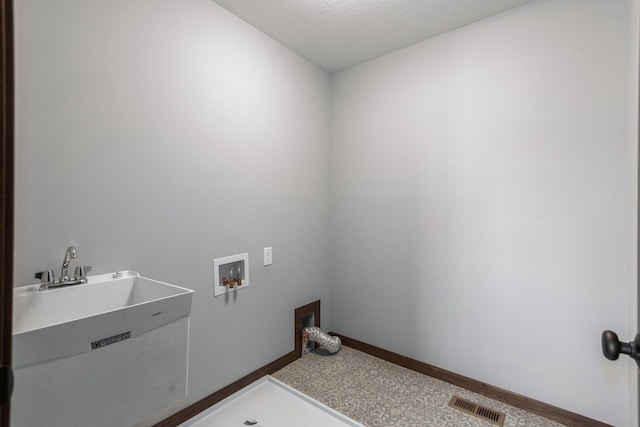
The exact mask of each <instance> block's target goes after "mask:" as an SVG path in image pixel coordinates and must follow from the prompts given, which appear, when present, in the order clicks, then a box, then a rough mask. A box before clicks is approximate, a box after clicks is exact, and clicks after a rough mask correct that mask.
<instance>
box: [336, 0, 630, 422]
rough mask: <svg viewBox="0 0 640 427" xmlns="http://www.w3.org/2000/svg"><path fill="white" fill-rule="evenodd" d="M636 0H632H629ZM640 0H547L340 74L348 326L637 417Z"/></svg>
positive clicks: (436, 359) (441, 362)
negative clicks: (607, 355) (608, 343)
mask: <svg viewBox="0 0 640 427" xmlns="http://www.w3.org/2000/svg"><path fill="white" fill-rule="evenodd" d="M632 6H633V7H632ZM636 6H637V3H636V2H627V1H616V2H610V1H604V0H590V1H583V0H566V1H564V0H562V1H558V0H555V1H538V2H534V3H531V4H529V5H527V6H524V7H521V8H518V9H515V10H514V11H512V12H507V13H505V14H502V15H498V16H496V17H494V18H492V19H488V20H485V21H482V22H479V23H477V24H474V25H471V26H469V27H466V28H463V29H460V30H457V31H453V32H451V33H447V34H445V35H442V36H440V37H436V38H434V39H431V40H428V41H425V42H423V43H419V44H417V45H414V46H411V47H409V48H406V49H404V50H401V51H398V52H395V53H392V54H389V55H386V56H384V57H380V58H378V59H375V60H373V61H370V62H367V63H364V64H362V65H360V66H356V67H353V68H351V69H348V70H346V71H343V72H339V73H337V74H334V75H333V97H334V104H333V106H334V108H333V117H334V122H333V130H334V138H333V152H332V163H331V165H332V179H333V185H332V203H333V204H332V218H333V222H332V243H331V250H332V258H331V263H332V264H331V265H332V269H331V271H332V274H333V279H332V282H333V283H334V285H335V287H334V289H333V301H334V306H333V308H334V311H333V314H334V316H333V319H332V321H333V326H334V328H335V330H337V331H340V332H342V333H344V334H346V335H348V336H352V337H354V338H357V339H360V340H363V341H365V342H368V343H371V344H374V345H377V346H380V347H383V348H386V349H389V350H392V351H395V352H398V353H401V354H404V355H407V356H410V357H414V358H417V359H419V360H422V361H424V362H427V363H431V364H433V365H436V366H439V367H441V368H445V369H448V370H451V371H454V372H457V373H460V374H462V375H466V376H469V377H471V378H475V379H477V380H480V381H485V382H487V383H490V384H493V385H496V386H498V387H502V388H505V389H508V390H511V391H514V392H517V393H520V394H523V395H525V396H529V397H532V398H535V399H538V400H541V401H544V402H548V403H551V404H553V405H556V406H559V407H562V408H566V409H569V410H571V411H575V412H578V413H581V414H585V415H587V416H590V417H594V418H596V419H600V420H602V421H605V422H608V423H611V424H613V425H634V423H633V422H632V421H630V420H632V419H633V418H635V416H634V414H632V411H633V409H634V408H637V403H636V402H634V401H633V399H634V398H635V397H634V396H636V397H637V390H636V389H634V387H635V381H634V380H633V379H632V375H631V372H633V371H635V369H636V368H635V366H634V364H633V363H632V362H631V361H630V360H624V361H622V360H621V362H620V363H617V364H616V363H611V362H609V361H607V360H605V359H604V358H603V357H602V355H601V353H600V348H599V345H600V333H601V332H602V331H603V330H604V329H609V328H611V329H614V330H618V331H619V332H620V334H621V335H622V336H624V337H629V338H632V337H633V336H634V335H635V333H636V331H635V326H634V327H633V328H632V327H631V325H635V317H636V313H635V304H634V302H635V301H636V298H635V292H636V283H635V277H636V276H635V266H634V262H635V261H634V260H635V254H636V248H635V241H636V228H635V217H636V216H635V215H636V192H637V188H636V178H637V160H636V158H637V157H636V150H637V148H636V146H637V139H636V127H637V76H638V71H637V65H636V64H637V61H638V53H637V52H638V51H637V40H638V14H637V8H636Z"/></svg>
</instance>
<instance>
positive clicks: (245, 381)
mask: <svg viewBox="0 0 640 427" xmlns="http://www.w3.org/2000/svg"><path fill="white" fill-rule="evenodd" d="M299 358H300V354H299V353H296V352H295V351H292V352H290V353H287V354H285V355H284V356H282V357H280V358H278V359H277V360H274V361H273V362H271V363H269V364H268V365H266V366H263V367H262V368H260V369H258V370H255V371H253V372H252V373H250V374H249V375H246V376H244V377H242V378H240V379H239V380H238V381H235V382H233V383H231V384H229V385H228V386H226V387H224V388H221V389H220V390H218V391H216V392H215V393H213V394H210V395H209V396H207V397H205V398H204V399H201V400H199V401H198V402H196V403H194V404H193V405H191V406H189V407H187V408H185V409H183V410H182V411H180V412H178V413H176V414H173V415H172V416H170V417H169V418H167V419H165V420H163V421H160V422H159V423H157V424H155V425H154V427H176V426H178V425H180V424H181V423H183V422H185V421H187V420H188V419H189V418H192V417H194V416H196V415H198V414H199V413H200V412H202V411H204V410H206V409H208V408H210V407H211V406H213V405H215V404H216V403H218V402H220V401H221V400H223V399H225V398H227V397H229V396H231V395H232V394H233V393H235V392H237V391H239V390H242V389H243V388H245V387H246V386H248V385H249V384H251V383H253V382H255V381H257V380H259V379H260V378H262V377H264V376H265V375H271V374H273V373H274V372H276V371H278V370H280V369H282V368H284V367H285V366H287V365H288V364H290V363H292V362H293V361H295V360H296V359H299Z"/></svg>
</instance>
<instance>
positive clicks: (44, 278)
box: [35, 270, 55, 288]
mask: <svg viewBox="0 0 640 427" xmlns="http://www.w3.org/2000/svg"><path fill="white" fill-rule="evenodd" d="M35 277H36V279H40V285H42V286H43V287H45V288H46V287H47V286H49V285H51V284H52V283H54V282H55V277H54V276H53V270H45V271H40V272H38V273H36V275H35Z"/></svg>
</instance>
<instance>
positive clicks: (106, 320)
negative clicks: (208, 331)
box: [13, 271, 193, 367]
mask: <svg viewBox="0 0 640 427" xmlns="http://www.w3.org/2000/svg"><path fill="white" fill-rule="evenodd" d="M39 287H40V285H30V286H22V287H18V288H15V289H14V305H13V351H14V353H13V354H14V359H13V364H14V367H21V366H27V365H32V364H36V363H42V362H47V361H51V360H55V359H60V358H65V357H69V356H73V355H78V354H81V353H86V352H90V351H92V350H98V349H100V348H102V347H105V346H108V345H110V344H115V343H118V342H120V341H124V340H128V339H130V338H135V337H137V336H139V335H142V334H144V333H146V332H149V331H151V330H154V329H156V328H159V327H161V326H164V325H167V324H169V323H171V322H174V321H176V320H178V319H181V318H183V317H187V316H189V315H190V313H191V302H192V299H193V291H192V290H190V289H186V288H181V287H178V286H174V285H170V284H168V283H163V282H158V281H156V280H152V279H148V278H145V277H141V276H140V275H139V274H138V273H136V272H135V271H123V272H117V273H110V274H103V275H97V276H89V277H88V282H87V283H86V284H81V285H74V286H68V287H62V288H55V289H48V290H44V291H41V290H39Z"/></svg>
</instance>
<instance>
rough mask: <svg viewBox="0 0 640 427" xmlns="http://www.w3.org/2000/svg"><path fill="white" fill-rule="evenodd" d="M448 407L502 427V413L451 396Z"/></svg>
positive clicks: (503, 417)
mask: <svg viewBox="0 0 640 427" xmlns="http://www.w3.org/2000/svg"><path fill="white" fill-rule="evenodd" d="M449 406H451V407H452V408H455V409H459V410H460V411H462V412H466V413H467V414H471V415H473V416H475V417H478V418H481V419H483V420H485V421H489V422H490V423H492V424H495V425H497V426H501V427H502V426H504V420H505V418H506V415H505V414H504V413H502V412H498V411H494V410H493V409H491V408H487V407H486V406H482V405H478V404H477V403H473V402H471V401H469V400H465V399H462V398H461V397H458V396H453V397H452V398H451V402H449Z"/></svg>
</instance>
